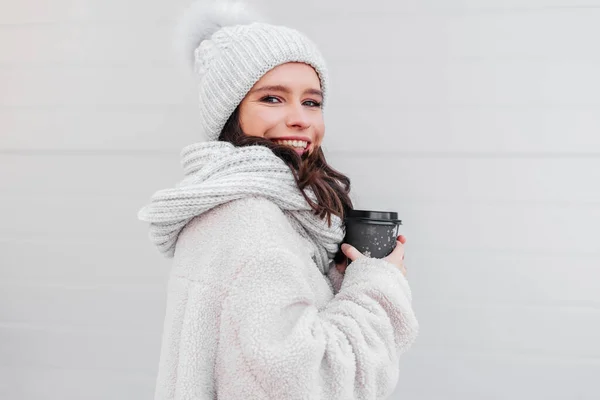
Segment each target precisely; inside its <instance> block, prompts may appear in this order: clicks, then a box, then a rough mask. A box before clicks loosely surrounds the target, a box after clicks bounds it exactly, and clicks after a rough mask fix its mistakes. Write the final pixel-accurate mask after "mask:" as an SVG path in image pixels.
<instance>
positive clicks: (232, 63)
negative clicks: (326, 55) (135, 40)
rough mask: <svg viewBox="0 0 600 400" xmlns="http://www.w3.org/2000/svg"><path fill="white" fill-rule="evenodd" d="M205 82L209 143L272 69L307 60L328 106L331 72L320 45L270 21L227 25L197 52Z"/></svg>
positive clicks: (202, 96)
mask: <svg viewBox="0 0 600 400" xmlns="http://www.w3.org/2000/svg"><path fill="white" fill-rule="evenodd" d="M194 58H195V63H194V69H195V72H196V73H197V74H198V76H199V78H200V82H199V85H198V89H199V106H200V123H201V126H202V129H203V132H204V134H205V135H206V137H207V138H208V140H216V139H217V138H218V137H219V134H220V133H221V130H222V129H223V126H224V125H225V122H226V121H227V119H228V118H229V116H230V115H231V114H232V113H233V111H234V110H235V108H236V107H237V106H238V105H239V104H240V102H241V101H242V100H243V98H244V97H245V96H246V94H247V93H248V91H249V90H250V89H251V88H252V86H254V84H255V83H256V82H257V81H258V80H259V79H260V78H261V77H262V76H263V75H264V74H265V73H267V72H268V71H270V70H271V69H273V68H274V67H276V66H278V65H281V64H285V63H287V62H303V63H306V64H308V65H310V66H312V67H313V68H314V69H315V71H316V72H317V74H318V76H319V79H320V82H321V90H322V91H323V96H324V98H323V106H324V104H325V101H326V99H325V97H326V92H327V80H328V77H327V68H326V65H325V61H324V59H323V57H322V55H321V53H320V52H319V50H318V49H317V47H316V45H315V44H314V43H313V42H312V41H311V40H310V39H309V38H308V37H306V36H305V35H304V34H302V33H301V32H299V31H297V30H295V29H292V28H288V27H285V26H276V25H271V24H267V23H259V22H255V23H251V24H248V25H236V26H225V27H223V28H221V29H219V30H218V31H216V32H215V33H213V34H212V36H211V38H210V39H207V40H204V41H202V43H201V44H200V46H199V47H198V48H197V49H196V50H195V52H194Z"/></svg>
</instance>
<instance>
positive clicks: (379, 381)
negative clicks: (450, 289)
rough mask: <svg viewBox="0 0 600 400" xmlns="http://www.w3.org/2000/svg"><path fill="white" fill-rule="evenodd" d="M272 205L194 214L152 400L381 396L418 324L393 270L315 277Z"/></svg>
mask: <svg viewBox="0 0 600 400" xmlns="http://www.w3.org/2000/svg"><path fill="white" fill-rule="evenodd" d="M315 251H316V250H315V248H314V245H313V244H311V242H309V241H308V240H306V239H305V238H303V237H302V236H301V235H300V234H299V233H298V232H297V231H296V230H295V229H294V227H293V225H292V224H291V223H290V221H289V219H288V217H286V215H285V214H284V213H283V212H282V210H281V209H280V208H279V207H278V206H277V205H276V204H274V203H273V202H271V201H269V200H268V199H265V198H262V197H246V198H243V199H239V200H235V201H231V202H228V203H225V204H223V205H220V206H218V207H216V208H213V209H212V210H210V211H207V212H206V213H204V214H202V215H199V216H197V217H195V218H194V219H192V220H191V221H190V222H189V223H188V224H187V225H186V226H185V228H184V229H183V230H182V231H181V233H180V234H179V236H178V239H177V243H176V249H175V252H174V258H173V267H172V271H171V274H170V277H169V282H168V290H167V309H166V315H165V320H164V330H163V337H162V348H161V354H160V363H159V371H158V379H157V385H156V393H155V399H156V400H167V399H168V400H175V399H177V400H179V399H181V400H184V399H185V400H192V399H193V400H209V399H219V400H242V399H245V400H253V399H261V400H263V399H277V400H292V399H303V400H308V399H311V400H313V399H315V400H316V399H323V400H329V399H331V400H333V399H348V400H350V399H365V400H366V399H385V398H387V397H388V396H389V395H390V394H391V393H392V392H393V390H394V388H395V386H396V384H397V382H398V378H399V376H398V375H399V357H400V355H401V354H402V353H403V352H405V351H406V350H407V349H408V348H409V347H410V346H411V345H412V343H413V342H414V340H415V338H416V336H417V333H418V328H419V326H418V322H417V319H416V317H415V314H414V312H413V309H412V306H411V301H412V297H411V290H410V287H409V285H408V282H407V280H406V278H405V277H404V276H403V274H402V273H401V272H400V270H399V269H398V268H397V267H395V266H394V265H392V264H390V263H388V262H386V261H384V260H380V259H373V258H368V257H364V258H360V259H358V260H356V261H354V262H352V263H351V264H350V265H349V266H348V268H347V270H346V273H345V275H344V276H342V275H340V273H339V272H338V271H337V269H336V268H335V267H333V268H330V269H329V272H328V273H327V275H324V274H323V273H322V272H321V271H320V270H319V268H317V266H316V264H315V262H314V260H313V256H314V253H315Z"/></svg>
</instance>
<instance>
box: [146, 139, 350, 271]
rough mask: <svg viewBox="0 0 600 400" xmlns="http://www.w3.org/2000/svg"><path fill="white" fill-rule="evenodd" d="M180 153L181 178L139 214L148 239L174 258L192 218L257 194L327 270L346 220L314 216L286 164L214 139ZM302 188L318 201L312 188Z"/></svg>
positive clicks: (263, 150) (266, 151)
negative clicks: (146, 224)
mask: <svg viewBox="0 0 600 400" xmlns="http://www.w3.org/2000/svg"><path fill="white" fill-rule="evenodd" d="M181 155H182V165H183V168H184V172H185V177H184V179H183V180H182V181H181V182H180V183H179V184H178V185H177V186H176V187H175V188H170V189H164V190H160V191H158V192H156V193H155V194H154V195H153V196H152V200H151V203H150V204H149V205H147V206H146V207H144V208H142V209H141V210H140V211H139V213H138V217H139V218H140V219H141V220H143V221H146V222H150V239H151V241H152V242H153V243H154V244H155V245H156V246H157V247H158V249H159V250H160V251H161V252H162V253H163V254H164V255H165V256H167V257H173V254H174V251H175V245H176V242H177V237H178V236H179V233H180V232H181V230H182V229H183V228H184V226H185V225H186V224H187V223H188V222H189V221H190V220H191V219H192V218H194V217H196V216H198V215H201V214H203V213H205V212H207V211H209V210H211V209H213V208H214V207H216V206H219V205H221V204H224V203H227V202H230V201H233V200H237V199H241V198H244V197H249V196H258V197H264V198H266V199H269V200H271V201H272V202H273V203H275V204H277V205H278V206H279V207H280V208H281V210H283V211H284V213H285V214H286V216H287V217H288V218H289V219H290V222H291V223H292V226H293V227H294V228H295V229H296V231H298V232H299V233H300V234H301V235H302V236H303V237H305V238H307V239H309V241H310V242H311V243H312V244H313V246H314V248H315V260H314V261H315V263H316V264H317V266H318V267H319V269H320V270H321V272H323V273H327V272H328V270H329V263H330V262H331V261H332V259H333V257H334V255H335V253H336V252H337V249H338V247H339V244H340V242H341V240H342V239H343V237H344V233H345V231H344V225H343V223H342V221H341V219H340V218H339V217H336V216H335V215H332V216H331V222H332V224H331V227H329V226H328V224H327V221H326V220H324V219H320V218H319V217H318V216H316V215H314V213H313V210H312V208H311V207H310V205H309V204H308V202H307V201H306V199H305V198H304V197H303V196H302V194H301V193H300V190H299V189H298V186H297V184H296V182H295V180H294V177H293V175H292V172H291V170H290V168H289V167H288V166H287V165H286V164H285V163H284V162H283V161H282V160H281V159H280V158H279V157H277V156H276V155H275V154H273V152H272V151H271V150H270V149H268V148H267V147H263V146H247V147H235V146H234V145H232V144H231V143H228V142H220V141H218V142H206V143H195V144H192V145H189V146H186V147H185V148H184V149H183V151H182V153H181ZM306 193H307V195H308V196H309V198H311V200H315V201H316V198H315V195H314V192H313V191H312V190H311V189H310V188H307V189H306ZM256 218H260V215H257V216H256Z"/></svg>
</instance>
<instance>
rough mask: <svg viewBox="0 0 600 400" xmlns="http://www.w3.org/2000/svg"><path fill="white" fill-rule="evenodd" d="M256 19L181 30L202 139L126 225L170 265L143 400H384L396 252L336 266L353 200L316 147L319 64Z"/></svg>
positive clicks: (404, 338)
mask: <svg viewBox="0 0 600 400" xmlns="http://www.w3.org/2000/svg"><path fill="white" fill-rule="evenodd" d="M255 21H256V17H255V16H253V15H252V14H251V13H249V12H247V11H245V10H244V9H243V8H239V5H233V6H232V5H229V6H225V7H223V6H222V5H221V6H219V5H218V4H217V5H214V4H213V5H211V4H197V5H195V6H194V7H193V8H192V9H190V11H189V12H188V14H187V16H186V19H185V23H184V25H183V26H185V27H187V28H186V29H187V32H188V34H187V35H186V36H185V39H182V40H184V41H185V42H186V43H187V44H188V46H187V48H188V54H190V55H193V66H194V71H195V73H196V74H197V75H198V76H199V79H200V80H199V85H198V89H199V100H200V113H199V114H200V120H201V124H202V128H203V133H204V135H205V136H206V138H207V139H208V140H207V141H205V142H201V143H196V144H192V145H190V146H187V147H185V148H184V150H183V151H182V164H183V167H184V169H185V177H184V178H183V180H182V181H181V182H180V183H179V184H178V185H177V186H176V187H174V188H170V189H165V190H161V191H158V192H157V193H155V194H154V196H153V197H152V201H151V203H150V204H149V205H148V206H146V207H144V208H143V209H142V210H140V213H139V217H140V219H142V220H144V221H147V222H150V238H151V240H152V241H153V242H154V243H155V244H156V245H157V246H158V248H159V250H160V251H161V252H162V253H164V254H165V255H166V256H167V257H173V269H172V273H171V276H170V280H169V284H168V298H167V311H166V316H165V322H164V331H163V342H162V350H161V355H160V364H159V372H158V380H157V387H156V395H155V398H156V399H217V398H218V399H220V400H228V399H231V400H240V399H278V400H287V399H383V398H386V397H387V396H388V395H389V394H390V393H391V392H392V391H393V390H394V387H395V386H396V383H397V381H398V374H399V357H400V355H401V354H402V353H403V352H404V351H406V350H407V349H408V348H409V347H410V346H411V345H412V343H413V342H414V340H415V338H416V336H417V332H418V322H417V320H416V318H415V315H414V312H413V310H412V307H411V301H412V299H411V291H410V288H409V285H408V282H407V280H406V277H405V273H406V271H405V269H404V266H403V258H404V247H403V244H404V242H405V238H404V237H399V238H398V242H397V246H396V248H395V250H394V251H393V252H392V254H390V255H389V256H388V257H386V258H385V259H375V258H370V257H366V256H364V255H362V254H360V253H359V252H358V250H356V249H355V248H353V247H351V246H348V245H347V244H343V245H342V246H341V250H342V252H338V251H339V249H340V244H341V242H342V240H343V237H344V224H343V218H344V215H345V214H346V213H347V212H348V210H350V209H352V202H351V201H350V198H349V191H350V181H349V179H348V178H347V177H346V176H344V175H342V174H341V173H339V172H337V171H335V170H334V169H333V168H331V167H330V166H329V165H328V164H327V162H326V160H325V157H324V155H323V151H322V149H321V143H322V141H323V137H324V135H325V126H324V122H323V109H324V104H325V102H326V97H327V70H326V66H325V63H324V61H323V58H322V57H321V55H320V53H319V51H318V50H317V48H316V47H315V45H314V43H313V42H311V41H310V40H309V39H308V38H307V37H306V36H305V35H303V34H302V33H300V32H298V31H296V30H293V29H290V28H287V27H283V26H276V25H271V24H267V23H260V22H255ZM184 47H185V46H184ZM336 253H337V254H338V256H339V255H341V257H337V260H338V261H339V262H337V263H336V262H335V261H334V256H335V255H336ZM347 259H350V260H352V261H353V262H352V263H351V264H350V265H349V266H347V268H346V265H347Z"/></svg>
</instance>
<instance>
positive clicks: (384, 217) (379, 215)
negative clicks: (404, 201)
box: [346, 210, 402, 223]
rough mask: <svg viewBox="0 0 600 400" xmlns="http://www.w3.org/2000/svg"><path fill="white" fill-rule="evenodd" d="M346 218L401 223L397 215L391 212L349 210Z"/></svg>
mask: <svg viewBox="0 0 600 400" xmlns="http://www.w3.org/2000/svg"><path fill="white" fill-rule="evenodd" d="M346 218H359V219H371V220H378V221H393V222H399V223H402V221H400V220H399V219H398V213H397V212H393V211H372V210H350V211H349V212H348V215H347V216H346Z"/></svg>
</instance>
